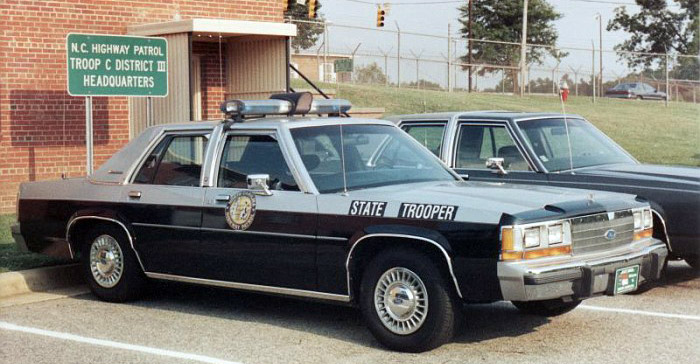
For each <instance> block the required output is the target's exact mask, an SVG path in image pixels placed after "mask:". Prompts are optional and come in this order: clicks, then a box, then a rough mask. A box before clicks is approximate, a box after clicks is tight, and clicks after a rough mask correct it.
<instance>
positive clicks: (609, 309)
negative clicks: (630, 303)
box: [578, 305, 700, 321]
mask: <svg viewBox="0 0 700 364" xmlns="http://www.w3.org/2000/svg"><path fill="white" fill-rule="evenodd" d="M578 307H579V308H583V309H586V310H591V311H603V312H617V313H627V314H631V315H642V316H655V317H665V318H675V319H681V320H694V321H700V316H694V315H680V314H675V313H664V312H654V311H640V310H630V309H627V308H613V307H600V306H589V305H580V306H578Z"/></svg>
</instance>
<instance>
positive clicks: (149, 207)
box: [123, 131, 210, 274]
mask: <svg viewBox="0 0 700 364" xmlns="http://www.w3.org/2000/svg"><path fill="white" fill-rule="evenodd" d="M209 135H210V132H209V131H188V132H175V133H169V134H165V135H164V136H163V137H162V138H161V139H160V140H159V142H158V143H157V144H156V146H155V147H154V148H153V150H151V151H150V152H149V153H148V154H147V155H146V157H145V159H144V161H143V162H142V163H141V166H140V167H139V169H138V170H137V171H136V174H135V175H134V177H133V180H132V181H131V184H128V185H126V189H125V190H124V193H125V196H123V199H124V201H125V206H126V208H125V209H123V213H124V214H125V215H126V217H127V219H128V220H130V221H131V224H132V226H133V229H134V233H135V239H134V246H135V249H136V251H137V252H138V254H139V257H140V259H141V261H142V263H143V265H144V268H145V270H146V271H147V272H156V273H166V274H182V273H183V272H185V271H187V270H188V268H189V259H188V255H189V254H190V253H192V252H193V251H196V250H197V248H198V243H199V239H200V234H199V228H200V225H201V221H202V212H201V207H202V206H201V205H202V200H203V198H204V191H203V188H202V187H201V184H200V181H201V174H202V164H203V161H204V155H205V150H206V147H207V143H208V140H209Z"/></svg>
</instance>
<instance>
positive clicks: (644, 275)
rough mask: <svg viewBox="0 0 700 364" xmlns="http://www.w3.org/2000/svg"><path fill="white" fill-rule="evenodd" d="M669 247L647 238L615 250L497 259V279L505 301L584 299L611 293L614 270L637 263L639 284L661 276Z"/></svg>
mask: <svg viewBox="0 0 700 364" xmlns="http://www.w3.org/2000/svg"><path fill="white" fill-rule="evenodd" d="M667 256H668V249H667V248H666V244H664V242H662V241H660V240H657V239H653V238H647V239H643V240H640V241H638V242H634V243H632V244H630V245H628V246H625V247H621V248H620V249H616V250H614V251H605V252H596V253H591V254H586V255H583V256H569V257H551V258H542V259H533V260H531V261H526V260H523V261H514V262H499V263H498V268H497V270H498V280H499V282H500V286H501V293H502V294H503V299H504V300H507V301H541V300H548V299H556V298H564V299H584V298H588V297H592V296H596V295H602V294H607V295H612V294H613V286H614V280H615V271H616V270H617V269H618V268H623V267H628V266H633V265H637V264H638V265H639V274H640V279H639V283H640V284H642V283H644V282H646V281H654V280H657V279H659V277H660V276H661V270H662V269H663V266H664V262H665V260H666V257H667Z"/></svg>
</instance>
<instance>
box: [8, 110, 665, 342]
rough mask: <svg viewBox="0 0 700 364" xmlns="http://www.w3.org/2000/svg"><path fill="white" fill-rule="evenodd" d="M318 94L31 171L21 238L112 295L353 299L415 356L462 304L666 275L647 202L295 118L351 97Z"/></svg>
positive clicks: (596, 288) (378, 127) (354, 127)
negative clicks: (177, 287) (50, 173)
mask: <svg viewBox="0 0 700 364" xmlns="http://www.w3.org/2000/svg"><path fill="white" fill-rule="evenodd" d="M283 98H284V97H283ZM305 99H306V98H305V97H291V98H290V100H291V101H290V100H264V101H250V102H247V101H246V102H243V101H234V102H229V103H226V104H225V105H224V109H225V110H226V111H227V112H229V116H231V117H232V119H230V120H227V121H225V122H223V123H190V124H180V125H177V124H173V125H162V126H156V127H152V128H149V129H147V130H146V131H145V132H143V133H142V134H141V135H140V136H138V137H137V138H135V139H134V140H133V141H131V142H130V143H129V144H128V145H127V146H126V147H124V148H123V149H122V150H120V151H119V152H118V153H116V154H115V155H114V156H113V157H112V158H111V159H110V160H108V161H107V162H106V163H105V164H104V165H103V166H102V167H101V168H100V169H99V170H98V171H96V172H95V173H94V174H93V175H92V176H89V177H87V178H77V179H67V180H60V181H48V182H31V183H24V184H22V185H21V188H20V195H19V201H18V203H19V212H18V220H19V225H18V226H17V227H15V228H14V232H15V238H16V240H17V243H18V244H19V245H20V246H22V247H24V248H25V249H28V250H31V251H35V252H43V253H50V254H59V253H60V252H61V251H63V252H65V254H67V255H70V257H73V258H79V259H80V261H81V262H82V265H83V267H84V272H85V276H86V278H87V280H88V282H89V285H90V288H91V290H92V292H93V293H94V294H95V295H97V296H98V297H99V298H101V299H104V300H107V301H127V300H130V299H134V298H136V297H138V295H139V293H140V292H141V291H142V290H143V288H144V286H145V284H146V280H147V278H151V279H160V280H170V281H178V282H186V283H193V284H202V285H211V286H218V287H227V288H234V289H242V290H251V291H258V292H264V293H271V294H282V295H288V296H297V297H306V298H312V299H321V300H327V301H335V302H340V303H346V304H353V305H357V306H359V307H360V308H361V310H362V313H363V315H364V317H365V319H366V322H367V325H368V327H369V329H370V331H371V332H372V333H373V334H374V335H375V337H376V338H377V339H378V340H379V341H380V342H381V343H382V344H384V345H386V346H387V347H389V348H392V349H396V350H403V351H423V350H429V349H432V348H435V347H437V346H439V345H441V344H443V343H445V342H447V341H448V340H449V339H450V337H451V335H452V333H453V331H454V329H455V325H456V322H458V321H457V317H458V316H459V313H460V306H461V305H462V303H464V302H488V301H498V300H510V301H513V303H514V304H515V305H516V307H518V308H519V309H521V310H524V311H526V312H533V313H539V314H545V315H555V314H560V313H563V312H566V311H568V310H571V309H573V308H574V307H576V305H578V304H579V303H580V302H581V300H582V299H585V298H588V297H591V296H594V295H599V294H608V295H614V294H619V293H624V292H629V291H633V290H635V289H636V288H637V285H638V284H639V283H640V282H643V281H644V280H653V279H656V278H657V277H658V276H659V274H660V270H661V265H662V264H663V262H664V259H665V257H666V255H667V251H666V247H665V245H664V244H663V243H662V242H660V241H658V240H656V239H653V238H652V237H651V233H650V232H651V230H650V229H651V218H650V210H649V205H648V204H647V203H646V202H643V201H639V200H636V199H635V198H634V196H630V195H623V194H613V193H605V192H595V193H589V192H585V191H581V190H568V189H557V188H547V187H539V186H517V185H502V184H494V183H483V182H464V181H462V180H461V179H460V178H459V176H458V175H456V174H455V173H454V172H452V171H451V170H449V169H448V168H446V167H445V166H444V165H443V164H442V163H441V162H440V161H439V160H438V159H437V158H436V157H435V156H433V155H432V154H431V153H430V152H429V151H428V150H427V149H425V148H423V147H421V146H420V144H419V143H417V142H416V141H415V140H413V139H412V138H410V137H409V136H408V135H407V134H405V133H404V132H402V131H401V130H400V129H399V128H397V127H396V126H394V125H393V124H392V123H391V122H387V121H379V120H368V119H349V118H341V117H329V118H308V117H295V116H294V115H293V114H294V113H295V112H296V113H304V114H305V113H309V114H321V113H323V114H326V113H334V114H340V113H342V112H344V111H346V110H347V108H349V104H346V103H343V102H342V101H314V103H313V105H311V106H309V105H306V106H304V105H302V104H303V103H304V102H305V101H304V100H305ZM251 114H255V115H262V114H264V115H272V114H287V115H286V116H281V117H274V118H270V117H268V118H265V117H262V118H250V116H251ZM244 118H248V119H247V120H243V119H244ZM637 215H639V216H642V217H643V219H642V220H643V222H642V224H641V225H639V226H637V224H636V222H635V221H636V216H637Z"/></svg>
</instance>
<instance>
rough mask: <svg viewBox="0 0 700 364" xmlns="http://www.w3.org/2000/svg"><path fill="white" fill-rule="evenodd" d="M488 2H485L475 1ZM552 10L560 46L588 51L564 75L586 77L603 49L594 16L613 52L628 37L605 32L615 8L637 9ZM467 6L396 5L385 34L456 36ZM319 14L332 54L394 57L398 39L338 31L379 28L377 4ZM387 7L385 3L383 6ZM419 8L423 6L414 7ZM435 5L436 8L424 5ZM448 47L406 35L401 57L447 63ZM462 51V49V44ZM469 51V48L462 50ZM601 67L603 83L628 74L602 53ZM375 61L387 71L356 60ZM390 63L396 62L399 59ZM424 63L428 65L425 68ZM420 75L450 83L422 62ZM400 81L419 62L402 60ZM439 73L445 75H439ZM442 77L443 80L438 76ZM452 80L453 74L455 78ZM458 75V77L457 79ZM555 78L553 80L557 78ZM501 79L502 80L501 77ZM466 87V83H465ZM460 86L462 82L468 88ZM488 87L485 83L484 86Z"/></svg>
mask: <svg viewBox="0 0 700 364" xmlns="http://www.w3.org/2000/svg"><path fill="white" fill-rule="evenodd" d="M476 1H484V0H476ZM490 1H519V0H490ZM548 1H549V3H550V4H552V5H553V6H554V8H555V9H556V10H557V11H558V12H559V13H561V14H562V17H561V19H560V20H558V21H556V22H555V24H554V25H555V28H556V29H557V31H558V33H559V40H558V43H557V44H558V45H560V46H572V47H580V48H586V49H587V50H586V51H583V50H581V51H571V52H570V56H569V57H567V58H566V59H565V60H564V61H563V62H562V64H561V65H560V69H562V70H566V71H567V72H569V73H572V72H571V71H570V67H571V68H574V69H581V70H585V71H587V72H590V70H591V58H592V57H591V51H590V50H588V49H590V48H591V41H592V40H593V41H594V42H595V47H596V48H598V47H599V41H598V39H599V27H598V20H597V19H596V14H600V15H601V16H602V19H603V32H602V33H603V34H602V41H603V49H606V50H611V49H612V48H613V47H614V46H615V45H616V44H618V43H620V42H622V41H624V40H625V39H626V38H627V34H626V33H624V32H619V31H618V32H608V31H606V30H605V26H606V25H607V22H608V21H609V20H610V19H612V18H613V16H614V9H615V8H616V7H620V6H623V5H622V4H627V5H626V6H627V8H628V10H629V11H631V12H634V11H635V9H638V7H637V6H636V5H635V4H634V0H548ZM466 2H467V1H466V0H465V1H449V0H396V1H394V3H393V4H392V5H391V7H390V10H389V12H388V15H387V17H386V21H385V23H386V25H385V28H384V29H388V30H395V29H396V25H395V22H397V23H398V24H399V26H400V28H401V30H402V31H404V32H405V31H408V32H419V33H428V34H436V35H446V34H447V24H448V23H449V24H452V32H453V33H457V32H458V30H459V26H460V24H459V23H458V21H457V19H458V17H459V11H458V10H457V8H458V7H459V6H460V5H461V4H463V3H466ZM321 3H322V5H323V7H322V9H321V13H322V14H323V16H324V17H325V18H326V19H327V20H328V21H330V22H331V23H333V24H337V25H338V26H336V27H334V26H331V27H330V30H329V38H330V42H329V44H330V45H331V49H330V51H331V52H337V53H349V52H351V50H352V49H353V48H354V47H355V46H356V45H357V44H358V43H360V42H362V45H361V46H360V49H359V50H358V54H362V53H363V52H364V53H372V54H379V53H380V52H381V51H384V52H386V51H389V49H390V48H391V53H392V54H394V55H395V54H396V46H395V45H396V35H395V34H391V33H380V32H376V31H371V30H362V29H350V28H343V27H340V26H341V25H355V26H361V27H368V28H375V22H376V9H377V8H376V3H375V2H374V1H371V0H368V1H365V0H323V1H321ZM382 3H384V2H382ZM410 3H421V4H410ZM426 3H432V4H426ZM446 44H447V42H446V40H444V39H439V38H429V37H417V36H405V35H404V36H403V37H402V49H401V54H402V55H404V56H408V57H410V56H411V54H412V53H411V51H412V52H413V54H415V55H417V54H420V53H421V52H423V56H421V57H432V58H434V59H436V60H437V59H443V57H444V56H445V55H446V53H447V45H446ZM458 47H459V45H458ZM464 47H466V46H464ZM595 57H596V60H595V62H596V66H595V67H596V72H597V69H598V57H599V55H598V54H596V55H595ZM603 57H604V59H603V68H604V71H603V72H604V78H606V79H608V78H614V77H615V75H616V74H624V73H627V72H628V71H629V70H628V69H627V68H626V66H625V65H624V62H621V61H619V60H617V57H616V55H615V54H612V53H603ZM371 61H374V62H377V63H378V64H381V65H382V66H383V62H384V61H383V58H378V57H364V58H360V57H358V59H357V61H356V62H357V63H358V64H361V63H363V62H371ZM389 63H396V60H394V61H393V62H392V61H390V62H389ZM423 63H425V64H423ZM555 65H556V61H554V60H553V59H549V60H547V62H546V64H545V67H544V68H549V69H551V68H554V67H555ZM419 67H420V70H419V75H421V78H426V79H432V80H433V81H435V82H439V83H441V84H443V86H444V84H445V83H446V81H445V79H446V71H445V69H446V67H445V66H444V65H438V64H437V63H431V62H421V64H420V65H419ZM388 68H389V72H388V73H389V75H390V79H391V80H392V81H395V78H396V77H395V76H393V77H392V75H394V74H395V73H396V66H395V65H393V66H392V65H391V64H390V65H389V67H388ZM401 68H402V69H401V78H402V81H404V79H405V80H408V81H410V80H412V79H415V75H416V70H415V62H413V63H411V62H408V61H404V62H402V63H401ZM438 70H441V72H437V71H438ZM438 73H441V75H438ZM453 75H454V74H453ZM547 75H549V77H550V78H551V77H552V76H551V71H546V72H545V71H544V70H541V71H538V72H537V71H533V72H532V77H538V76H542V77H547ZM458 76H459V75H458ZM559 76H560V74H557V76H555V77H559ZM499 78H500V76H499ZM464 82H466V81H464ZM464 82H462V83H464ZM484 82H488V83H490V84H492V83H494V82H496V81H494V80H490V81H486V80H485V81H484ZM457 85H458V86H460V87H461V86H462V85H461V84H460V81H459V80H458V81H457ZM484 85H485V84H484Z"/></svg>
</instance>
